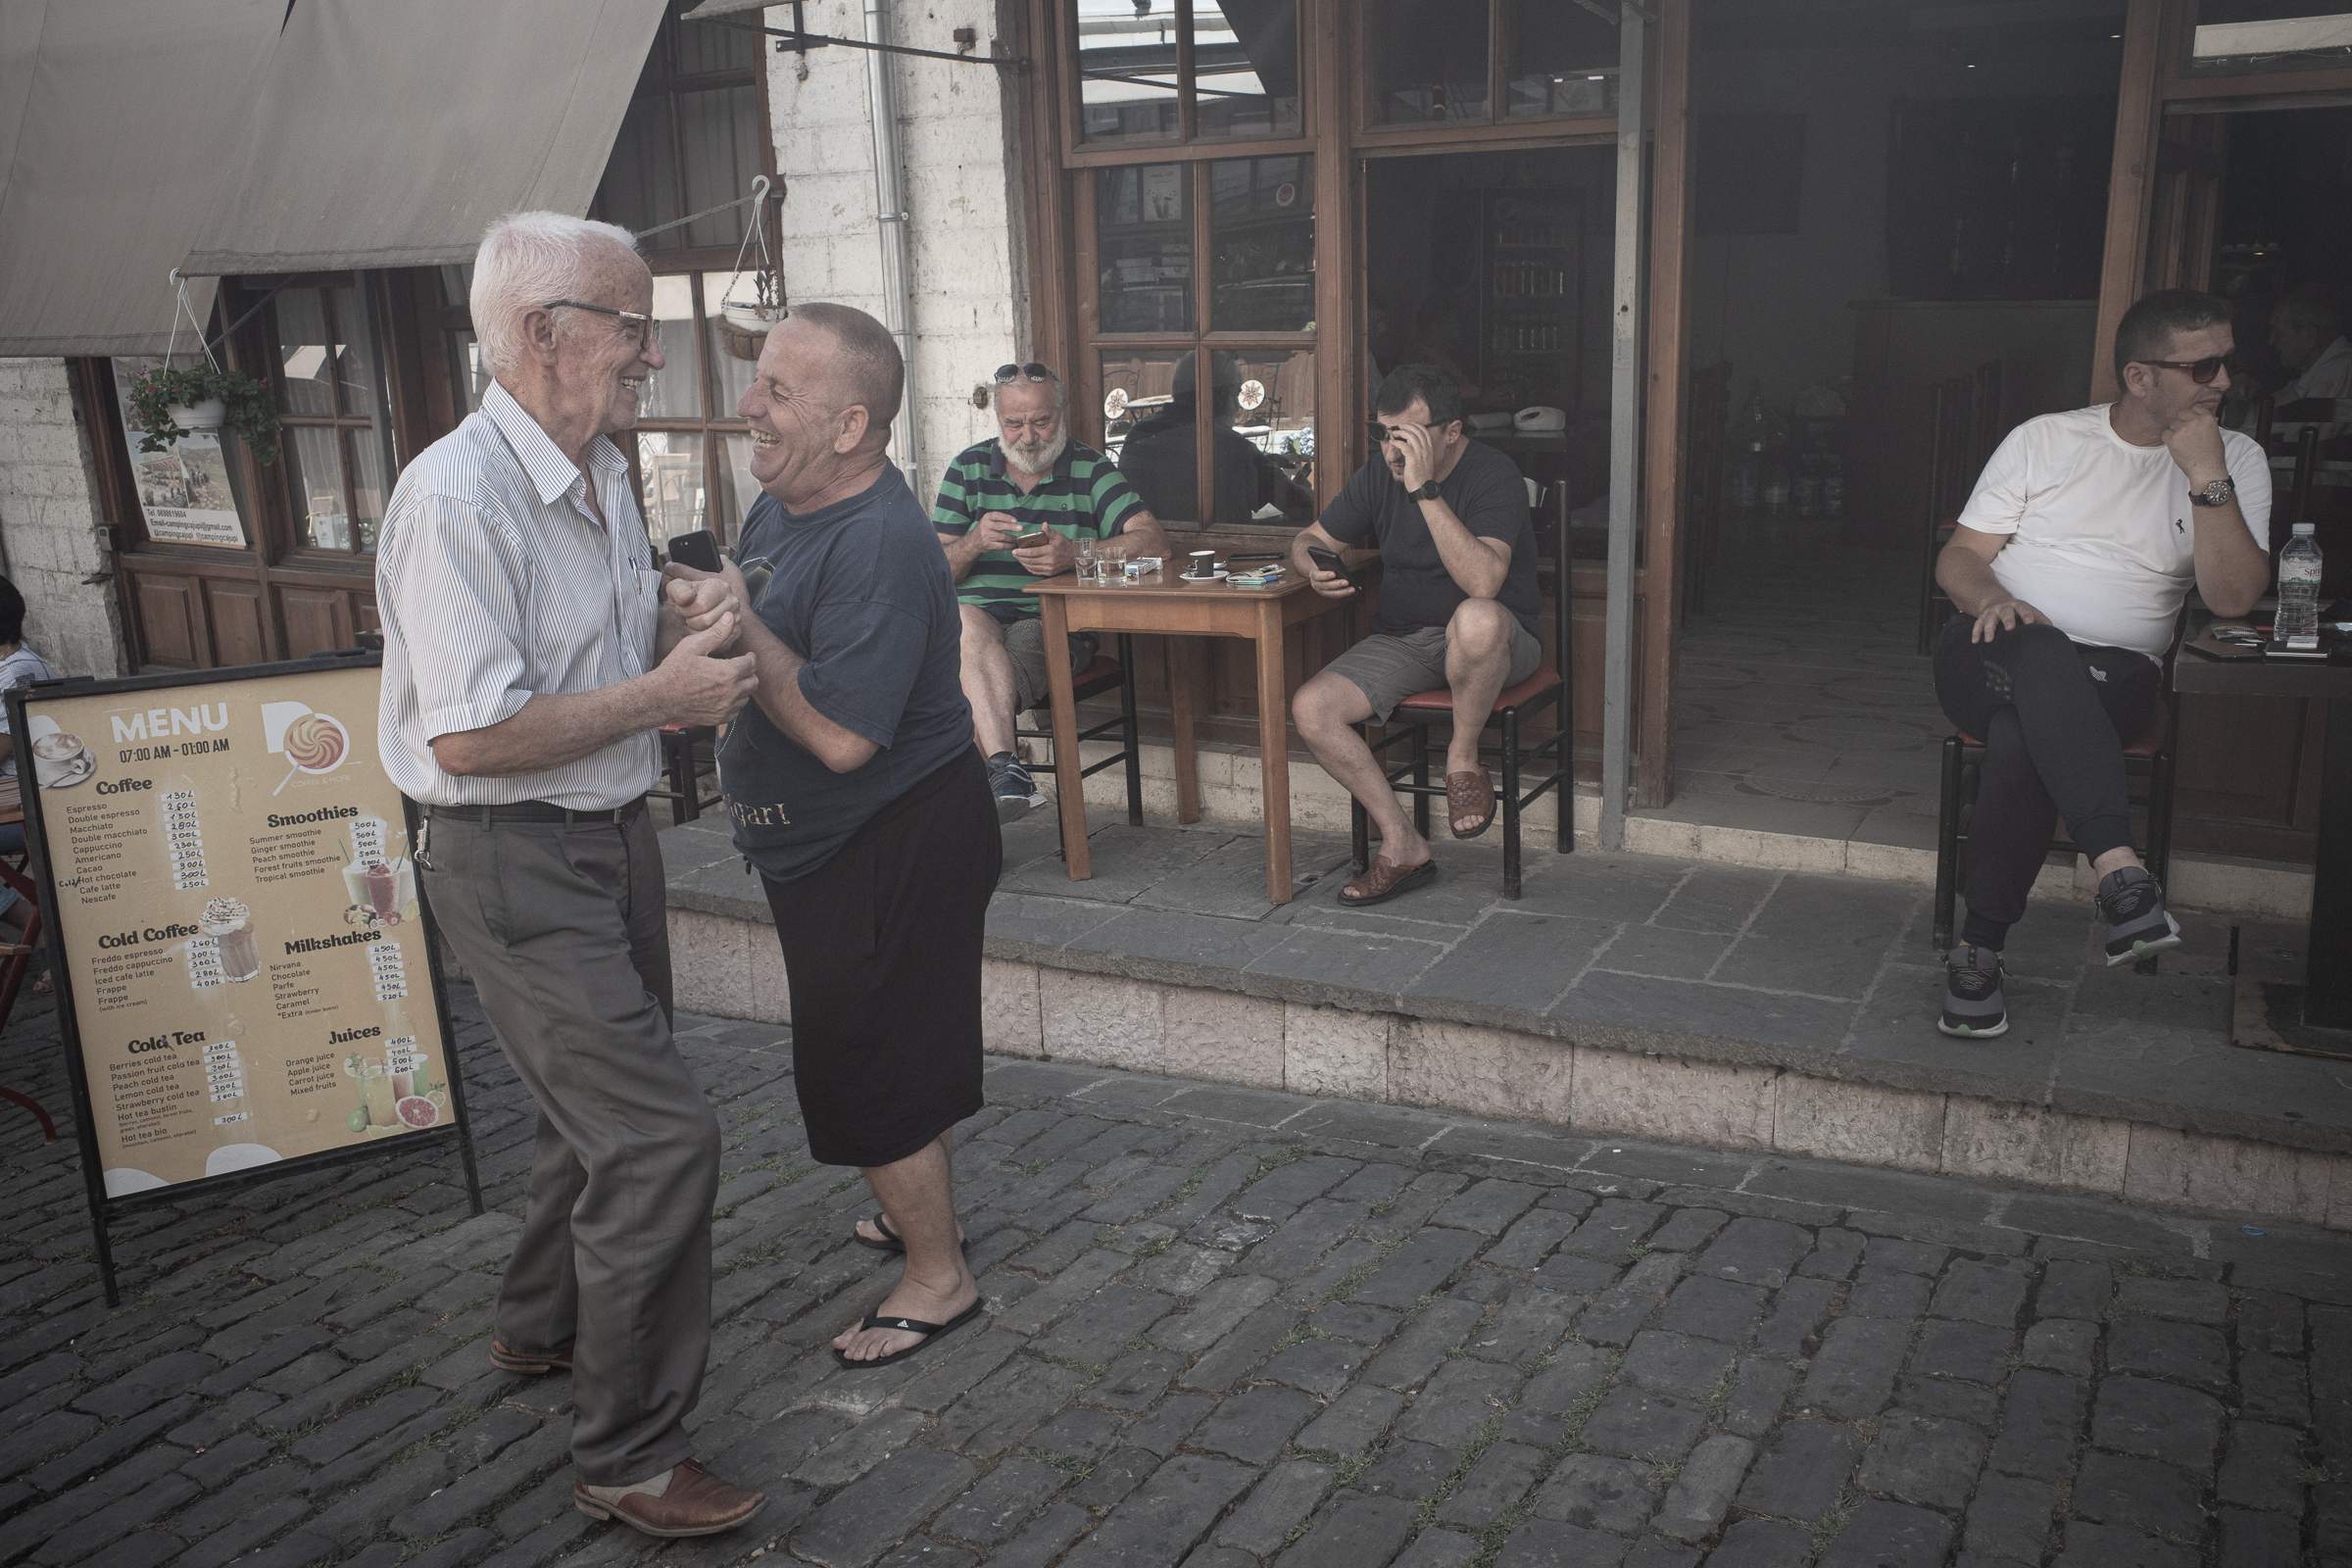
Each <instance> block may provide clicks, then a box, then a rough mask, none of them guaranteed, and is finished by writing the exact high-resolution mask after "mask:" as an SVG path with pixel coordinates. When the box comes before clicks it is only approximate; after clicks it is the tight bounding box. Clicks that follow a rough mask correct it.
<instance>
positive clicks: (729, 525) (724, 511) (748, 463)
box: [711, 435, 760, 544]
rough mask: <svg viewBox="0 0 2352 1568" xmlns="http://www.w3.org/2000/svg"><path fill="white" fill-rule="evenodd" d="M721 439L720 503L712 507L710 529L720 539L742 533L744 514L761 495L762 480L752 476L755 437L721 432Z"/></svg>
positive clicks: (724, 541) (727, 539)
mask: <svg viewBox="0 0 2352 1568" xmlns="http://www.w3.org/2000/svg"><path fill="white" fill-rule="evenodd" d="M716 439H717V441H718V458H719V462H718V503H717V505H716V506H714V507H713V508H712V509H711V532H712V533H715V534H717V535H718V539H719V543H721V544H732V543H734V542H735V541H736V540H738V539H740V538H742V537H743V518H744V515H745V514H746V513H748V512H750V511H751V510H752V503H753V502H755V501H757V500H759V499H760V481H759V480H757V479H755V478H753V477H752V438H751V437H750V436H748V435H720V436H717V437H716Z"/></svg>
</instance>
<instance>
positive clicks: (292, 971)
mask: <svg viewBox="0 0 2352 1568" xmlns="http://www.w3.org/2000/svg"><path fill="white" fill-rule="evenodd" d="M379 663H380V656H376V655H372V654H366V653H362V652H359V651H357V650H354V651H352V652H350V653H348V654H333V655H327V656H325V657H322V658H319V659H309V660H302V661H298V662H291V663H280V664H251V665H243V666H239V667H236V668H232V669H224V670H206V671H193V672H188V673H184V674H180V673H175V674H170V675H154V676H142V677H138V678H134V679H130V680H114V681H57V682H43V683H40V684H37V685H34V686H31V687H25V688H20V689H19V690H17V691H14V692H11V693H10V694H9V696H8V707H9V724H10V729H11V733H12V734H14V735H15V736H17V737H18V738H19V742H18V745H19V750H18V753H17V755H18V758H19V772H20V774H21V775H23V776H25V782H26V783H28V784H32V785H36V786H37V787H33V788H27V789H25V791H24V801H25V838H26V841H27V843H28V844H29V845H30V846H31V847H32V853H33V862H34V871H35V874H36V876H37V878H38V880H39V883H40V888H41V898H42V901H43V906H44V912H45V914H46V915H47V917H48V943H49V955H50V967H51V970H52V972H53V973H55V974H56V975H58V976H59V977H60V984H59V986H58V1010H59V1022H60V1025H61V1031H62V1033H63V1036H64V1040H65V1045H66V1052H67V1057H68V1067H69V1077H70V1078H71V1079H72V1081H73V1095H74V1114H75V1122H76V1126H77V1129H78V1131H79V1134H80V1139H81V1153H82V1170H83V1175H84V1178H85V1185H86V1186H87V1188H88V1190H89V1198H90V1211H91V1219H92V1224H93V1227H94V1228H95V1230H96V1232H97V1238H98V1257H99V1265H100V1270H101V1273H102V1274H103V1276H104V1278H105V1281H106V1287H107V1299H108V1300H109V1301H112V1300H114V1299H115V1286H114V1272H113V1265H112V1259H111V1255H110V1252H109V1250H108V1247H107V1243H106V1221H107V1219H108V1218H109V1217H111V1216H112V1215H114V1214H115V1213H118V1212H121V1211H123V1210H124V1209H126V1208H132V1207H137V1206H139V1205H140V1204H141V1203H142V1202H155V1201H176V1200H177V1199H179V1198H182V1197H185V1196H186V1195H187V1194H188V1193H189V1192H190V1190H191V1189H200V1188H206V1187H218V1186H226V1185H232V1184H235V1183H238V1182H242V1181H250V1180H254V1179H257V1178H261V1177H267V1176H270V1175H272V1174H279V1173H284V1172H290V1171H294V1170H309V1169H317V1168H318V1167H319V1166H321V1165H330V1164H336V1163H341V1162H344V1161H348V1160H353V1159H360V1158H367V1157H370V1156H373V1155H377V1154H380V1153H382V1152H386V1146H387V1145H396V1146H398V1147H399V1148H401V1149H403V1150H407V1149H412V1148H417V1147H420V1146H422V1145H426V1144H435V1143H442V1142H445V1141H447V1140H449V1139H453V1138H454V1139H455V1140H457V1142H458V1145H459V1150H460V1152H461V1154H462V1156H463V1158H464V1162H465V1166H466V1186H467V1189H468V1191H469V1192H470V1193H471V1195H472V1199H473V1205H474V1211H475V1212H476V1213H479V1212H480V1211H481V1193H480V1188H479V1184H478V1181H477V1178H476V1176H475V1173H474V1168H473V1151H472V1147H471V1144H470V1142H469V1141H468V1140H467V1138H466V1102H465V1091H464V1086H463V1084H462V1083H461V1081H460V1078H459V1074H458V1063H457V1056H456V1054H455V1052H454V1051H453V1050H452V1049H451V1048H452V1042H453V1040H454V1035H453V1033H452V1031H451V1029H450V1026H449V1021H448V1011H447V1007H446V1005H445V1002H444V992H443V987H442V983H441V975H440V968H439V961H438V956H437V954H436V952H435V944H434V940H433V927H432V923H431V920H430V917H429V913H428V911H427V910H426V909H425V907H424V906H423V905H422V903H421V902H420V901H419V900H418V898H417V874H416V869H415V865H414V861H413V858H412V856H411V853H410V851H411V845H412V844H413V842H414V840H413V838H412V833H413V831H414V824H413V823H412V822H411V821H410V819H409V813H408V803H407V802H406V801H405V800H404V798H403V797H402V796H401V794H400V791H399V790H398V789H397V788H396V787H395V786H394V785H393V783H392V781H391V779H390V778H389V777H388V776H387V775H386V774H385V772H384V769H383V765H382V762H381V760H380V759H379V758H378V757H377V754H376V744H375V742H376V731H375V718H376V707H377V702H378V696H379V692H380V687H381V675H380V670H379V668H378V665H379Z"/></svg>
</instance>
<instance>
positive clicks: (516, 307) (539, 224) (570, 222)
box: [466, 213, 637, 379]
mask: <svg viewBox="0 0 2352 1568" xmlns="http://www.w3.org/2000/svg"><path fill="white" fill-rule="evenodd" d="M608 245H616V246H618V247H619V248H620V249H622V250H624V251H626V252H628V253H629V254H630V255H631V256H634V255H636V254H637V236H636V235H634V234H632V233H630V232H629V231H628V230H627V229H625V228H622V227H620V226H618V225H617V224H613V223H598V222H593V221H590V220H588V219H585V218H573V217H571V216H570V215H569V214H567V213H509V214H508V215H507V216H506V217H504V218H502V219H500V220H499V221H497V222H495V223H492V224H491V225H490V227H489V229H488V230H487V231H486V232H485V233H484V234H483V235H482V244H481V248H480V249H479V250H477V251H475V252H474V253H473V287H472V289H471V290H470V291H469V292H468V293H467V295H466V306H467V308H468V309H469V310H470V311H471V312H472V315H473V336H474V341H475V342H476V343H478V344H480V345H481V350H482V358H483V359H485V360H487V361H489V363H490V368H491V370H492V371H493V372H495V373H496V374H497V375H498V376H500V377H501V378H502V379H503V378H505V377H506V376H507V375H508V374H510V373H511V372H513V371H514V370H515V368H517V367H518V366H520V365H521V363H522V356H523V351H524V349H525V348H526V347H528V341H527V340H526V339H525V337H524V336H523V330H522V320H523V318H524V317H526V316H528V315H530V313H531V312H533V311H535V310H537V309H539V308H540V307H541V306H543V305H545V304H546V303H547V302H548V301H549V300H560V299H577V298H579V297H580V295H581V294H582V293H584V292H585V291H586V290H587V288H588V285H589V282H590V280H591V278H593V276H594V275H595V272H596V253H597V251H598V249H599V248H600V247H603V246H608ZM559 330H561V328H559Z"/></svg>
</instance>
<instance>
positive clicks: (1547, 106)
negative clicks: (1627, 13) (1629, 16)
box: [1502, 0, 1618, 115]
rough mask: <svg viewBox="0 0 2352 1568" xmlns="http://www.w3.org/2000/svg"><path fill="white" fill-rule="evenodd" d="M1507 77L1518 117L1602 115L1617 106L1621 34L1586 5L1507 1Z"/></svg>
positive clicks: (1512, 110) (1504, 59)
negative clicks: (1619, 36) (1585, 7)
mask: <svg viewBox="0 0 2352 1568" xmlns="http://www.w3.org/2000/svg"><path fill="white" fill-rule="evenodd" d="M1503 18H1504V27H1505V31H1504V33H1503V40H1504V42H1503V57H1502V64H1503V76H1504V78H1505V80H1506V81H1507V82H1508V83H1509V87H1510V107H1509V113H1511V114H1514V115H1596V114H1605V113H1607V112H1608V111H1609V110H1612V109H1614V108H1616V107H1617V56H1618V49H1617V29H1616V28H1615V27H1613V26H1611V25H1609V24H1607V23H1605V22H1603V21H1601V20H1600V18H1598V17H1596V16H1594V15H1593V13H1592V12H1590V11H1587V10H1585V9H1584V8H1583V7H1582V6H1575V5H1561V4H1559V3H1558V0H1507V3H1506V5H1505V7H1504V11H1503Z"/></svg>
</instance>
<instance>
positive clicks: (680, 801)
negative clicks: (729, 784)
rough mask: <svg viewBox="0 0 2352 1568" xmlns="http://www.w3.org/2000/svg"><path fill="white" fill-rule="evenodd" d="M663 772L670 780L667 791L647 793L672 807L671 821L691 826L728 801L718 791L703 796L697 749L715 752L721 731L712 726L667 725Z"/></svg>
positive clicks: (713, 764) (715, 767) (713, 763)
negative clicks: (705, 748) (707, 749)
mask: <svg viewBox="0 0 2352 1568" xmlns="http://www.w3.org/2000/svg"><path fill="white" fill-rule="evenodd" d="M661 740H662V773H663V775H664V776H665V777H667V779H668V780H669V787H668V788H666V789H662V788H655V789H649V790H647V791H646V792H645V793H646V794H648V795H650V796H652V797H653V798H654V799H656V800H658V801H667V802H669V803H670V812H671V814H670V821H671V822H672V824H675V823H678V822H691V821H693V820H695V819H696V818H697V817H699V816H701V815H702V814H703V811H704V809H705V808H707V807H712V806H716V805H717V804H718V803H719V802H720V801H722V800H724V799H726V797H725V795H724V794H723V793H721V792H718V791H715V790H714V791H712V792H711V794H709V795H705V794H704V793H703V773H704V769H703V765H702V760H701V758H700V756H699V754H698V752H697V748H698V747H701V746H705V745H709V746H711V747H713V748H715V747H716V746H717V744H718V730H717V728H716V727H715V726H713V725H710V724H664V725H662V729H661ZM710 771H711V774H712V775H713V776H716V774H717V772H718V763H717V761H716V760H715V759H713V760H712V761H711V768H710Z"/></svg>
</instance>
